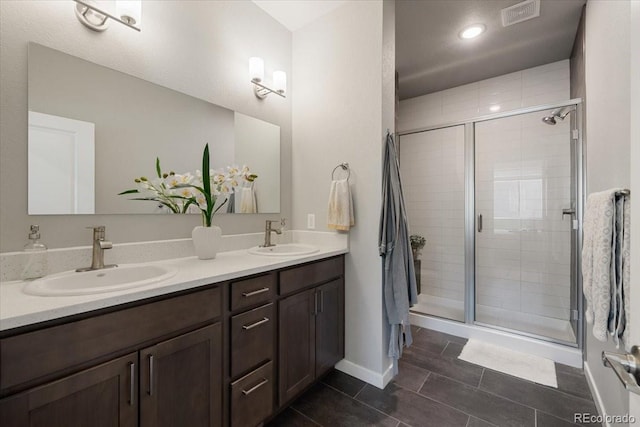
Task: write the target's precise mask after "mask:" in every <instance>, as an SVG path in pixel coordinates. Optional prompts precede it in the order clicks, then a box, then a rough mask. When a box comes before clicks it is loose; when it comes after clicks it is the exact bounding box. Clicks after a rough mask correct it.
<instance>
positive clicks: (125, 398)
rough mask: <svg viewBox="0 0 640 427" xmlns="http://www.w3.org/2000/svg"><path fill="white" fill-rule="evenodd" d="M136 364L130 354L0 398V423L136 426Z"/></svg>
mask: <svg viewBox="0 0 640 427" xmlns="http://www.w3.org/2000/svg"><path fill="white" fill-rule="evenodd" d="M137 364H138V353H132V354H129V355H126V356H123V357H120V358H118V359H115V360H112V361H110V362H107V363H104V364H102V365H98V366H96V367H94V368H90V369H87V370H84V371H81V372H78V373H77V374H74V375H71V376H68V377H66V378H63V379H60V380H58V381H54V382H52V383H49V384H45V385H43V386H40V387H36V388H34V389H31V390H28V391H26V392H24V393H21V394H18V395H16V396H12V397H8V398H6V399H3V400H0V425H3V426H12V427H27V426H29V427H39V426H43V427H44V426H46V427H58V426H59V427H84V426H95V427H102V426H104V427H110V426H123V427H133V426H136V425H137V424H138V398H137V395H138V388H137V387H138V383H137V380H136V379H137Z"/></svg>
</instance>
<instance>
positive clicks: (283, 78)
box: [249, 56, 287, 99]
mask: <svg viewBox="0 0 640 427" xmlns="http://www.w3.org/2000/svg"><path fill="white" fill-rule="evenodd" d="M249 78H250V79H251V83H253V93H255V95H256V96H257V97H258V98H260V99H264V98H266V97H267V95H269V94H270V93H275V94H276V95H278V96H281V97H283V98H286V96H285V92H286V91H287V73H285V72H284V71H274V72H273V88H270V87H269V86H267V85H265V84H264V61H263V60H262V58H259V57H257V56H253V57H251V58H249Z"/></svg>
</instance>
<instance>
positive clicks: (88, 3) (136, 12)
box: [74, 0, 142, 31]
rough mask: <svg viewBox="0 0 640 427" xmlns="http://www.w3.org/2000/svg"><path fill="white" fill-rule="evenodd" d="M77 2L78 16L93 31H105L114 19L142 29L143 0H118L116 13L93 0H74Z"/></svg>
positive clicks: (76, 10)
mask: <svg viewBox="0 0 640 427" xmlns="http://www.w3.org/2000/svg"><path fill="white" fill-rule="evenodd" d="M74 1H75V2H76V5H75V12H76V17H77V18H78V20H79V21H80V22H82V24H83V25H84V26H86V27H87V28H90V29H92V30H93V31H104V30H106V29H107V28H109V21H110V20H113V21H116V22H119V23H121V24H123V25H126V26H127V27H129V28H133V29H134V30H136V31H140V23H141V21H142V1H141V0H116V2H115V3H116V11H115V14H112V13H109V12H107V11H106V10H104V9H101V8H100V7H98V5H97V4H96V2H95V1H93V0H74Z"/></svg>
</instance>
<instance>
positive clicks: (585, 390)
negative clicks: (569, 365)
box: [556, 368, 593, 400]
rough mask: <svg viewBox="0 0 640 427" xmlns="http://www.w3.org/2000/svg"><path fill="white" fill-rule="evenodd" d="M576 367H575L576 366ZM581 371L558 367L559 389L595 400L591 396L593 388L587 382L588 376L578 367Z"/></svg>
mask: <svg viewBox="0 0 640 427" xmlns="http://www.w3.org/2000/svg"><path fill="white" fill-rule="evenodd" d="M574 369H575V368H574ZM576 371H578V372H579V373H577V374H576V373H571V372H569V371H566V370H560V369H556V376H557V378H558V390H561V391H564V392H565V393H569V394H572V395H574V396H577V397H581V398H583V399H587V400H593V396H591V390H590V389H589V384H588V383H587V378H586V377H585V376H584V374H583V373H582V372H581V371H580V370H578V369H576Z"/></svg>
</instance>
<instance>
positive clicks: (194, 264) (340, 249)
mask: <svg viewBox="0 0 640 427" xmlns="http://www.w3.org/2000/svg"><path fill="white" fill-rule="evenodd" d="M314 243H315V242H314ZM315 245H316V246H317V247H318V248H319V249H320V251H319V252H316V253H313V254H310V255H301V256H277V257H276V256H261V255H251V254H249V253H248V252H247V250H246V249H242V250H235V251H229V252H221V253H218V255H217V256H216V258H215V259H212V260H199V259H197V258H196V257H187V258H176V259H170V260H163V261H154V262H150V263H149V264H162V265H167V266H172V267H175V268H177V270H178V273H177V274H176V275H175V276H173V277H172V278H170V279H167V280H164V281H162V282H159V283H154V284H152V285H147V286H143V287H138V288H134V289H127V290H124V291H117V292H109V293H102V294H94V295H82V296H32V295H27V294H25V293H23V292H22V288H23V287H24V286H25V283H26V282H24V281H9V282H3V283H0V331H6V330H9V329H13V328H17V327H20V326H26V325H31V324H35V323H40V322H45V321H48V320H53V319H57V318H61V317H66V316H71V315H74V314H80V313H85V312H89V311H93V310H98V309H102V308H106V307H112V306H117V305H120V304H124V303H128V302H132V301H138V300H143V299H146V298H151V297H155V296H159V295H164V294H169V293H172V292H176V291H182V290H185V289H193V288H197V287H199V286H203V285H208V284H212V283H218V282H224V281H227V280H231V279H235V278H239V277H243V276H249V275H252V274H257V273H263V272H266V271H272V270H276V269H279V268H284V267H289V266H293V265H296V264H302V263H305V262H310V261H315V260H319V259H323V258H328V257H331V256H335V255H340V254H344V253H347V252H348V248H347V247H346V246H345V245H341V244H339V243H334V242H323V243H322V244H315Z"/></svg>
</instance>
